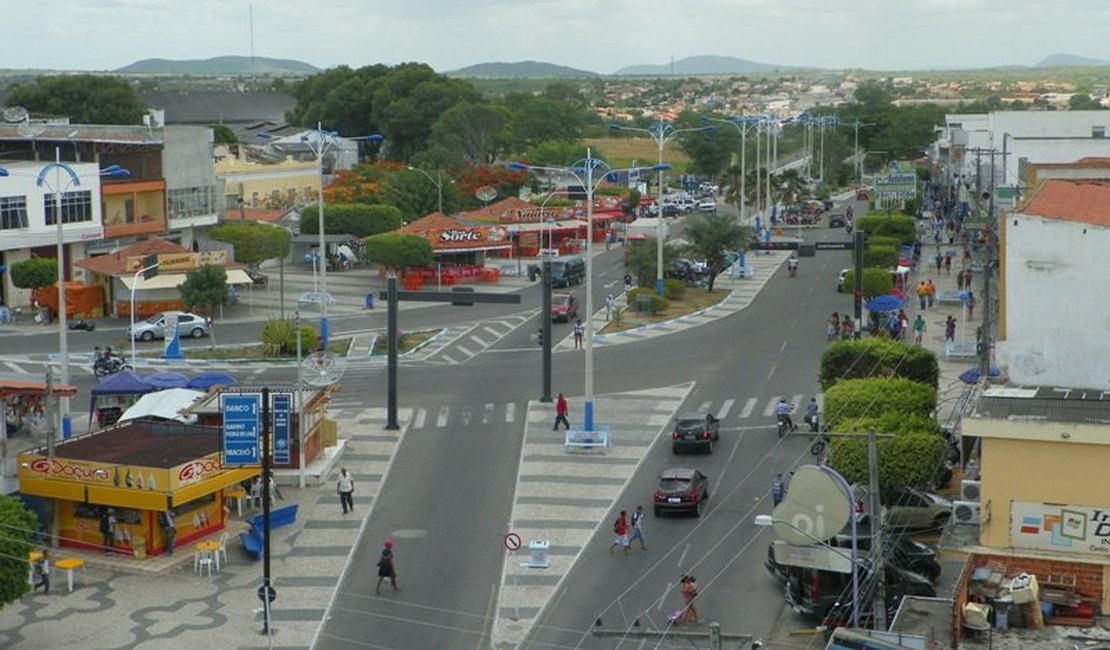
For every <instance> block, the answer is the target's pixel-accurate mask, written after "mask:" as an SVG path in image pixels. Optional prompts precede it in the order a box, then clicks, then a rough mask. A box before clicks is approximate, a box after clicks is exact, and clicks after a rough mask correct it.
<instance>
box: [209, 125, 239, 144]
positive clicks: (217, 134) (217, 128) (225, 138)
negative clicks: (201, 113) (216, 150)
mask: <svg viewBox="0 0 1110 650" xmlns="http://www.w3.org/2000/svg"><path fill="white" fill-rule="evenodd" d="M208 127H209V128H210V129H212V141H213V142H214V143H215V144H239V137H238V136H236V135H235V131H232V130H231V127H228V126H224V125H223V124H209V125H208Z"/></svg>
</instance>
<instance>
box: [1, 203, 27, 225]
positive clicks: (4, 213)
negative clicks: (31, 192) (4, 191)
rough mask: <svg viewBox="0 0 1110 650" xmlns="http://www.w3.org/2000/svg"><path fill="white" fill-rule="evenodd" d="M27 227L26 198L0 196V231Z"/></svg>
mask: <svg viewBox="0 0 1110 650" xmlns="http://www.w3.org/2000/svg"><path fill="white" fill-rule="evenodd" d="M26 227H27V197H26V196H0V230H18V229H20V228H26Z"/></svg>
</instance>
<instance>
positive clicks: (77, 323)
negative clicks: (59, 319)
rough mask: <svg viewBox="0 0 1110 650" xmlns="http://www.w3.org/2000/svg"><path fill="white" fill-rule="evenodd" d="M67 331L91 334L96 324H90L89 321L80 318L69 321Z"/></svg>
mask: <svg viewBox="0 0 1110 650" xmlns="http://www.w3.org/2000/svg"><path fill="white" fill-rule="evenodd" d="M69 329H71V330H74V331H76V330H84V331H86V332H91V331H93V330H95V329H96V323H94V322H92V321H91V320H85V319H84V318H81V319H78V320H74V321H70V322H69Z"/></svg>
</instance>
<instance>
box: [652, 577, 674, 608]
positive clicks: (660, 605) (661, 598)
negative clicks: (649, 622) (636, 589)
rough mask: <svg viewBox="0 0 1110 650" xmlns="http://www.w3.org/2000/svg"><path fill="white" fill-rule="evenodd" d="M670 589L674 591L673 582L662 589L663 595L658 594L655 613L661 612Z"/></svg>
mask: <svg viewBox="0 0 1110 650" xmlns="http://www.w3.org/2000/svg"><path fill="white" fill-rule="evenodd" d="M671 589H674V583H673V582H668V583H667V586H666V587H663V593H661V594H659V600H658V601H656V605H655V611H657V612H659V611H662V610H663V603H664V602H665V601H666V600H667V594H669V593H671Z"/></svg>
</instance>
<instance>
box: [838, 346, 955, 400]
mask: <svg viewBox="0 0 1110 650" xmlns="http://www.w3.org/2000/svg"><path fill="white" fill-rule="evenodd" d="M867 377H899V378H903V379H909V380H911V381H915V382H918V383H920V384H925V385H927V386H932V387H933V388H934V389H935V388H937V386H938V385H939V383H938V382H939V379H940V367H939V365H938V364H937V355H936V354H934V353H933V352H932V351H930V350H928V349H927V348H924V347H921V346H917V345H906V344H905V343H902V342H900V341H892V340H890V339H886V338H868V339H861V340H859V341H836V342H834V343H833V344H832V345H830V346H829V347H827V348H825V351H824V352H823V353H822V354H821V369H820V371H819V372H818V375H817V380H818V381H819V382H820V383H821V389H822V390H828V389H829V388H831V387H832V386H833V385H834V384H836V383H837V382H838V381H841V380H844V379H865V378H867Z"/></svg>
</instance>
